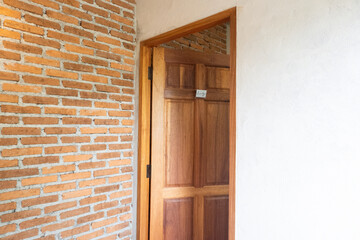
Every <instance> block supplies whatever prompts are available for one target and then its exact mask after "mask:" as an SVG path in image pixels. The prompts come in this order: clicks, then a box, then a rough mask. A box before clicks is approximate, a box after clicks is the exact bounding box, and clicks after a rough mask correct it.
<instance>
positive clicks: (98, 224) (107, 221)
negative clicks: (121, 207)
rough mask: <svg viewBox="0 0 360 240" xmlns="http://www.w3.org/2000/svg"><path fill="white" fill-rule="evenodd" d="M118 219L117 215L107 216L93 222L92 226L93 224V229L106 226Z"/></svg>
mask: <svg viewBox="0 0 360 240" xmlns="http://www.w3.org/2000/svg"><path fill="white" fill-rule="evenodd" d="M117 221H118V220H117V217H113V218H107V219H105V220H102V221H99V222H93V223H92V224H91V226H92V228H93V229H97V228H100V227H104V226H107V225H110V224H113V223H116V222H117Z"/></svg>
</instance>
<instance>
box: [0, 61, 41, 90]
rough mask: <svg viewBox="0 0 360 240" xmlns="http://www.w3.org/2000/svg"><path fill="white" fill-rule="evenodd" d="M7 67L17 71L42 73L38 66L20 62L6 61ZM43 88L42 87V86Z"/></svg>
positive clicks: (5, 65)
mask: <svg viewBox="0 0 360 240" xmlns="http://www.w3.org/2000/svg"><path fill="white" fill-rule="evenodd" d="M4 67H5V69H7V70H11V71H17V72H27V73H34V74H41V72H42V69H41V68H38V67H33V66H29V65H23V64H19V63H9V64H7V63H5V64H4ZM32 88H34V89H35V88H39V87H32ZM40 89H41V88H40Z"/></svg>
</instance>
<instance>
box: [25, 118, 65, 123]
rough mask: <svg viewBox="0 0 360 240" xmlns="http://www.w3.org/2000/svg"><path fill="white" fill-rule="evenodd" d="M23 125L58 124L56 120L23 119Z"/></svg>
mask: <svg viewBox="0 0 360 240" xmlns="http://www.w3.org/2000/svg"><path fill="white" fill-rule="evenodd" d="M23 122H24V124H29V125H32V124H33V125H39V124H41V125H51V124H58V123H59V119H58V118H50V117H23Z"/></svg>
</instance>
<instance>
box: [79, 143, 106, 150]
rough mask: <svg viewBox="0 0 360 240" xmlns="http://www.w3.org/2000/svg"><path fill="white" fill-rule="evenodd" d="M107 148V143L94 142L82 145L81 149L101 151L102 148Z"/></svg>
mask: <svg viewBox="0 0 360 240" xmlns="http://www.w3.org/2000/svg"><path fill="white" fill-rule="evenodd" d="M105 149H106V145H105V144H92V145H82V146H81V148H80V150H81V151H82V152H87V151H101V150H105Z"/></svg>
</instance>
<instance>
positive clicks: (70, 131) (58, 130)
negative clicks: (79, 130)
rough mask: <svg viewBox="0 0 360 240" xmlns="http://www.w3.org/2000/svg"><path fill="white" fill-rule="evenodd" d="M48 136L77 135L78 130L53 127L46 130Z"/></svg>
mask: <svg viewBox="0 0 360 240" xmlns="http://www.w3.org/2000/svg"><path fill="white" fill-rule="evenodd" d="M44 131H45V133H46V134H56V135H60V134H74V133H76V128H63V127H52V128H45V129H44Z"/></svg>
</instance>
